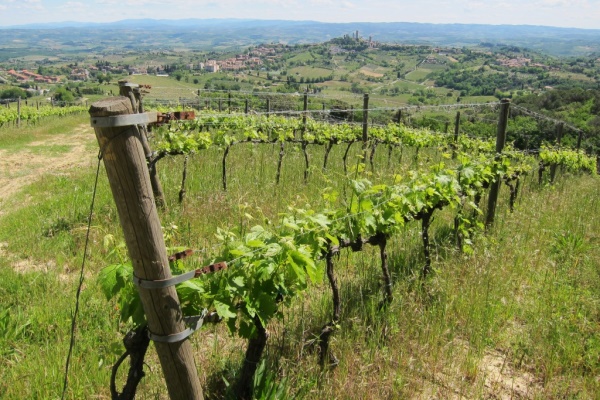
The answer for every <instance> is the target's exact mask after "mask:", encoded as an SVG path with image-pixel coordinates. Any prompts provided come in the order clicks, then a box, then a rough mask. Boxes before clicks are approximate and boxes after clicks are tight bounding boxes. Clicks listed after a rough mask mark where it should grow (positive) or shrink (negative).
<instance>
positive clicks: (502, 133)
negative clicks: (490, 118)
mask: <svg viewBox="0 0 600 400" xmlns="http://www.w3.org/2000/svg"><path fill="white" fill-rule="evenodd" d="M509 109H510V100H509V99H502V101H501V102H500V118H499V119H498V130H497V134H496V159H499V158H500V154H501V153H502V150H504V145H505V144H506V125H507V124H508V111H509ZM500 183H501V182H500V177H497V179H496V182H492V184H491V186H490V197H489V198H488V210H487V217H486V220H485V226H486V228H488V227H489V226H491V225H492V224H493V223H494V218H495V217H496V204H497V203H498V194H499V193H500Z"/></svg>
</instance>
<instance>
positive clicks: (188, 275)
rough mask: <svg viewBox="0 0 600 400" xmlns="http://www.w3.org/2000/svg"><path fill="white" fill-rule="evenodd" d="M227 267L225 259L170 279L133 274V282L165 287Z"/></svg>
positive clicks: (150, 286)
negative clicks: (144, 277) (143, 277)
mask: <svg viewBox="0 0 600 400" xmlns="http://www.w3.org/2000/svg"><path fill="white" fill-rule="evenodd" d="M225 267H227V264H226V263H225V262H224V261H221V262H218V263H215V264H211V265H209V266H208V267H204V268H199V269H195V270H193V271H189V272H186V273H184V274H181V275H176V276H174V277H172V278H169V279H158V280H148V279H142V278H139V277H137V276H135V275H133V283H134V285H136V286H138V287H141V288H144V289H164V288H167V287H170V286H174V285H178V284H180V283H182V282H185V281H189V280H190V279H193V278H197V277H199V276H200V275H203V274H206V273H208V272H214V271H219V270H221V269H223V268H225ZM207 270H208V271H207Z"/></svg>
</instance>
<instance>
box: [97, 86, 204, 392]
mask: <svg viewBox="0 0 600 400" xmlns="http://www.w3.org/2000/svg"><path fill="white" fill-rule="evenodd" d="M132 112H133V109H132V106H131V101H130V100H129V98H127V97H122V96H119V97H111V98H108V99H105V100H101V101H98V102H96V103H94V104H92V105H91V107H90V116H91V117H92V118H94V117H107V116H116V115H124V114H131V113H132ZM95 132H96V138H97V139H98V144H99V145H100V149H101V150H102V155H103V159H104V165H105V168H106V174H107V175H108V180H109V183H110V187H111V190H112V193H113V197H114V199H115V203H116V205H117V211H118V214H119V221H120V223H121V228H122V229H123V233H124V236H125V242H126V244H127V250H128V252H129V257H130V258H131V262H132V264H133V270H134V274H135V275H136V276H137V277H138V278H141V279H147V280H160V279H169V278H170V277H171V271H170V269H169V261H168V258H167V251H166V248H165V242H164V239H163V234H162V230H161V225H160V220H159V219H158V213H157V209H156V204H155V203H154V196H153V195H152V188H151V184H150V178H149V174H148V167H147V165H146V158H145V154H144V151H143V147H142V138H141V134H142V133H141V132H140V131H139V130H138V128H137V126H126V127H118V128H95ZM139 294H140V299H141V301H142V305H143V307H144V312H145V314H146V320H147V322H148V329H149V330H150V332H152V333H154V334H156V335H163V336H164V335H172V334H176V333H179V332H182V331H183V330H184V329H185V326H184V322H183V319H182V311H181V306H180V303H179V298H178V297H177V292H176V291H175V287H173V286H171V287H168V288H164V289H154V290H147V289H139ZM155 347H156V352H157V354H158V358H159V360H160V363H161V365H162V369H163V373H164V376H165V381H166V383H167V389H168V392H169V397H170V398H171V399H177V400H178V399H181V400H188V399H197V400H201V399H203V394H202V388H201V387H200V381H199V379H198V374H197V371H196V366H195V364H194V359H193V356H192V347H191V345H190V342H189V341H182V342H178V343H173V344H170V343H159V342H156V343H155Z"/></svg>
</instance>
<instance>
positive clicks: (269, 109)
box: [267, 99, 271, 118]
mask: <svg viewBox="0 0 600 400" xmlns="http://www.w3.org/2000/svg"><path fill="white" fill-rule="evenodd" d="M270 115H271V99H267V118H269V117H270Z"/></svg>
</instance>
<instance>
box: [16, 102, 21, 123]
mask: <svg viewBox="0 0 600 400" xmlns="http://www.w3.org/2000/svg"><path fill="white" fill-rule="evenodd" d="M20 127H21V96H19V97H18V98H17V128H20Z"/></svg>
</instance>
